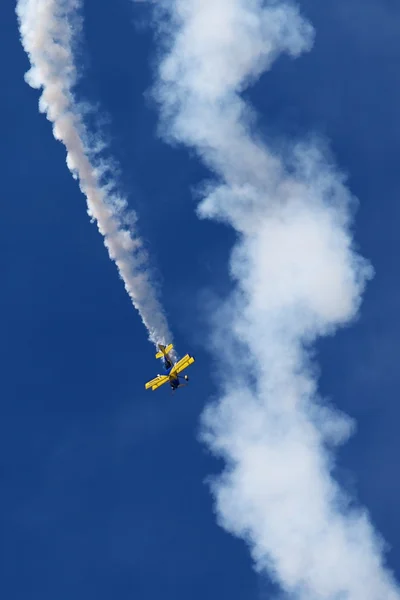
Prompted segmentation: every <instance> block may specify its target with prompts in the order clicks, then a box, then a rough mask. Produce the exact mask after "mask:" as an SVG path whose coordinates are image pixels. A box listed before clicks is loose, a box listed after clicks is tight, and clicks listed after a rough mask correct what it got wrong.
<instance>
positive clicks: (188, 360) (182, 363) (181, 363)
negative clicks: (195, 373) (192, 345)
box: [170, 354, 194, 376]
mask: <svg viewBox="0 0 400 600" xmlns="http://www.w3.org/2000/svg"><path fill="white" fill-rule="evenodd" d="M193 363H194V358H193V356H190V354H186V356H184V357H183V358H181V360H178V362H177V363H176V364H175V365H174V366H173V367H172V369H171V371H170V376H171V375H178V373H181V372H182V371H184V370H185V369H187V367H189V366H190V365H192V364H193Z"/></svg>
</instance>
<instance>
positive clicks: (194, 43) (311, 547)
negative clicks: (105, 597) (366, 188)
mask: <svg viewBox="0 0 400 600" xmlns="http://www.w3.org/2000/svg"><path fill="white" fill-rule="evenodd" d="M154 11H155V12H154V15H155V21H154V22H155V24H156V26H157V27H158V28H159V30H160V32H161V34H162V36H163V44H164V45H163V48H162V52H163V54H162V56H161V58H160V64H159V77H158V80H157V85H156V89H155V96H156V98H157V100H158V101H159V103H160V108H161V115H162V118H161V124H162V130H163V133H164V134H165V136H166V137H167V138H169V139H171V138H172V139H173V140H174V141H178V142H180V143H184V144H186V145H187V146H190V147H194V148H195V149H196V150H197V152H198V154H199V155H200V157H201V158H202V159H203V161H204V162H205V163H206V164H207V165H208V167H209V168H210V169H211V170H212V171H213V172H214V173H215V174H216V179H217V181H216V182H215V184H214V185H211V184H210V185H209V186H208V189H207V193H206V194H205V197H204V199H203V200H202V202H201V203H200V205H199V208H198V213H199V216H200V217H203V218H204V217H207V218H213V219H218V220H220V221H223V222H225V223H227V224H230V225H231V226H232V227H234V228H235V230H236V231H237V232H238V233H239V234H240V236H239V240H240V241H239V242H238V243H237V245H236V247H235V248H234V251H233V253H232V257H231V262H230V270H231V273H232V277H233V279H234V280H235V282H236V290H235V291H234V292H233V294H232V295H231V296H230V297H229V298H228V299H227V301H226V302H225V303H222V305H221V306H220V308H219V310H218V311H217V314H216V316H215V318H214V320H213V326H214V338H213V342H214V348H215V350H216V351H217V352H218V360H219V361H221V360H222V364H221V377H222V381H223V384H222V392H221V393H222V397H221V399H220V400H219V401H218V402H216V403H215V404H213V405H212V406H210V407H209V408H208V409H207V410H206V411H205V413H204V415H203V419H202V433H201V435H202V439H203V440H204V441H205V442H206V443H207V444H208V445H209V447H210V448H211V449H212V450H213V451H214V452H215V453H216V454H217V455H219V456H221V457H223V458H224V459H225V461H226V467H225V471H224V472H223V473H222V474H221V475H220V476H219V477H216V478H215V479H214V482H213V484H212V491H213V494H214V497H215V503H216V511H217V517H218V521H219V523H220V524H221V525H222V526H223V527H224V528H226V529H227V530H228V531H230V532H232V533H233V534H235V535H237V536H240V537H242V538H243V539H244V540H245V541H246V542H247V544H248V545H249V547H250V550H251V554H252V556H253V559H254V562H255V565H256V568H257V569H259V570H260V571H262V570H267V571H268V572H269V573H270V574H271V575H272V576H273V578H274V579H275V580H276V581H277V582H278V583H279V584H280V586H281V587H282V588H283V590H284V591H285V592H286V593H288V594H290V597H294V598H297V599H301V600H305V599H307V600H317V599H318V600H321V599H324V600H328V599H329V600H338V599H339V598H343V599H344V598H346V600H382V598H385V599H386V600H395V599H399V598H400V594H399V590H398V588H397V585H396V582H395V581H394V579H393V577H392V575H391V573H390V572H389V571H388V569H387V568H386V567H385V565H384V552H383V550H384V545H383V543H382V541H381V540H380V538H379V536H378V534H377V533H376V532H375V531H374V529H373V526H372V524H371V522H370V519H369V516H368V514H367V512H366V511H365V510H364V509H362V508H361V507H358V508H355V507H354V503H352V502H351V501H350V499H349V498H348V497H347V496H346V495H345V494H344V492H343V491H341V489H340V488H339V486H338V484H337V483H336V482H335V480H334V478H333V476H332V469H333V466H334V456H333V450H334V448H335V446H337V445H338V444H340V443H343V442H344V441H345V440H346V439H347V438H348V436H349V435H350V434H351V431H352V422H351V420H350V419H349V418H348V417H346V416H345V415H343V414H341V413H339V412H338V411H336V410H334V409H333V408H332V407H328V406H326V405H325V404H324V403H323V401H322V399H321V398H319V396H318V392H317V386H316V377H315V373H314V369H313V363H312V360H311V357H310V353H309V348H310V344H312V342H313V341H314V340H315V339H316V338H317V337H318V336H321V335H327V334H331V333H332V332H334V331H335V329H337V328H338V327H340V326H343V325H345V324H347V323H349V322H350V321H351V320H352V319H353V318H354V317H355V315H356V313H357V311H358V308H359V305H360V302H361V296H362V293H363V290H364V287H365V283H366V281H367V280H368V279H369V278H370V277H371V276H372V268H371V267H370V265H369V264H368V263H367V262H366V261H365V260H364V259H363V258H362V257H360V256H359V255H358V254H357V253H356V252H355V250H354V245H353V240H352V235H351V230H350V227H351V210H350V208H351V206H352V204H353V202H354V201H353V198H352V197H351V194H350V192H349V191H348V189H347V188H346V186H345V182H344V178H343V177H342V176H341V174H340V173H338V171H337V170H336V169H335V168H334V167H333V166H332V164H331V160H330V159H329V157H327V155H326V151H324V150H323V149H321V147H320V146H319V145H318V143H316V142H315V143H311V142H308V143H298V144H296V145H294V146H293V147H292V148H291V150H290V151H289V150H288V151H287V153H286V154H285V157H283V156H279V155H278V154H277V153H276V152H273V151H272V150H271V149H270V148H269V147H268V145H267V144H266V142H265V141H264V140H263V139H262V136H261V135H260V134H257V133H256V132H255V123H256V120H255V117H254V112H253V110H252V108H251V107H249V105H248V104H246V102H245V101H244V99H243V98H242V97H241V95H240V93H241V92H242V91H243V90H244V89H245V88H246V87H247V86H248V85H249V84H250V83H251V82H252V81H254V80H255V79H256V78H257V77H259V76H260V75H261V73H263V72H264V71H265V70H267V69H268V68H270V67H271V65H272V63H273V62H274V60H275V59H276V57H277V56H278V55H280V54H281V53H287V54H289V55H290V56H291V57H293V58H295V57H297V56H299V55H300V54H301V53H303V52H305V51H308V50H310V49H311V47H312V44H313V29H312V26H311V25H310V24H309V23H308V22H307V21H306V20H305V19H304V18H302V16H301V15H300V13H299V11H298V9H297V8H296V7H295V6H294V5H293V4H292V3H289V2H288V3H286V2H279V1H277V2H271V3H269V2H265V1H264V0H168V1H164V2H160V3H157V6H156V7H155V9H154ZM227 347H232V348H233V349H234V350H233V352H232V356H230V355H227V354H226V349H227ZM222 350H223V352H222ZM221 357H225V358H222V359H221ZM238 363H240V368H239V369H238V368H237V365H238ZM248 373H251V374H252V376H254V380H249V377H248V375H247V374H248Z"/></svg>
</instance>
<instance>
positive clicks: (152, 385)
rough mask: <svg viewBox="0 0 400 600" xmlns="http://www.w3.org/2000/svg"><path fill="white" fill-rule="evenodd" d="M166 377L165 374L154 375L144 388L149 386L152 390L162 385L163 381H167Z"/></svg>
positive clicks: (147, 388)
mask: <svg viewBox="0 0 400 600" xmlns="http://www.w3.org/2000/svg"><path fill="white" fill-rule="evenodd" d="M168 379H169V377H168V376H167V375H157V377H155V378H154V379H152V380H151V381H148V382H147V383H146V384H145V386H144V387H145V388H146V390H149V389H150V388H151V389H152V390H153V392H154V390H156V389H157V388H159V387H161V386H162V385H164V383H167V381H168Z"/></svg>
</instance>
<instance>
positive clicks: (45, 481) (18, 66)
mask: <svg viewBox="0 0 400 600" xmlns="http://www.w3.org/2000/svg"><path fill="white" fill-rule="evenodd" d="M301 7H302V10H303V13H304V14H305V16H306V17H307V18H309V19H310V21H311V22H312V23H313V25H314V27H315V29H316V40H315V45H314V48H313V49H312V51H311V52H310V53H308V54H305V55H304V56H302V57H301V58H300V59H298V60H296V61H291V60H289V59H288V58H285V57H283V58H281V59H279V60H278V62H277V63H276V64H275V65H274V66H273V68H272V70H271V71H270V72H268V73H267V74H265V75H263V76H262V77H261V79H260V80H259V81H258V82H257V83H256V85H255V86H254V87H253V88H251V90H250V91H249V92H247V96H248V97H249V98H250V99H251V102H252V103H253V105H254V106H255V107H256V108H257V110H258V112H259V115H260V119H259V127H260V128H262V130H263V132H264V133H265V134H266V135H267V134H268V135H270V136H271V137H273V138H274V139H275V140H276V139H279V138H281V137H284V138H286V139H287V138H293V139H294V138H297V137H303V136H306V135H308V134H309V133H310V132H317V133H318V134H320V135H323V136H326V138H327V139H328V140H329V142H330V144H331V149H332V151H333V154H334V156H335V160H336V163H337V164H338V165H339V167H340V168H341V169H343V170H344V171H345V172H346V173H347V174H348V177H349V179H348V184H349V186H350V189H351V191H352V192H353V193H354V194H355V195H356V196H357V197H358V198H359V200H360V203H359V208H358V210H357V214H356V219H355V225H354V234H355V239H356V243H357V246H358V248H359V249H360V252H361V253H362V254H363V255H364V256H366V257H368V259H369V260H371V262H372V264H373V266H374V268H375V271H376V274H375V277H374V279H373V280H372V281H371V282H370V283H369V285H368V288H367V291H366V294H365V296H364V302H363V305H362V309H361V313H360V317H359V319H358V320H357V322H356V323H354V324H352V325H351V327H349V328H346V329H344V330H342V331H340V332H339V333H337V334H336V335H335V336H334V337H328V338H326V339H323V340H322V341H320V342H318V345H317V350H318V363H319V365H320V368H321V375H320V389H321V391H322V393H323V394H324V395H325V396H327V397H329V399H330V400H331V402H332V403H333V404H334V405H336V406H337V407H339V408H340V409H342V410H343V411H345V412H346V413H347V414H349V415H350V416H351V417H353V418H354V419H355V420H356V422H357V430H356V432H355V434H354V435H353V436H352V438H351V439H350V441H349V442H347V444H346V445H345V446H343V447H342V448H341V449H340V451H339V454H338V466H337V469H336V472H335V474H336V476H337V478H338V480H339V481H340V483H341V484H342V485H343V486H344V487H345V489H348V490H350V491H351V493H352V495H353V496H354V497H355V498H357V500H358V501H359V502H360V503H361V504H362V505H364V506H366V507H367V508H368V510H369V512H370V515H371V519H372V521H373V523H374V524H375V525H376V528H377V529H378V531H379V532H380V533H381V534H382V535H383V537H384V538H385V540H386V541H387V542H388V544H389V545H390V547H391V549H390V551H389V552H388V564H389V566H390V568H391V569H393V570H394V571H395V573H397V574H399V569H400V566H399V564H400V562H399V561H400V554H399V543H400V522H399V518H398V511H397V506H398V502H399V498H400V489H399V484H398V478H397V468H396V467H397V456H398V452H399V447H400V442H399V441H398V435H397V431H398V428H397V418H398V415H399V410H398V407H397V390H398V389H399V385H400V381H399V370H398V368H397V355H398V347H399V342H398V339H399V335H398V334H399V326H398V323H397V306H398V296H399V290H400V287H399V285H398V281H399V276H398V269H397V264H396V263H397V261H396V256H397V254H398V250H399V248H398V246H399V244H400V242H399V241H398V235H397V229H398V220H399V216H400V215H399V214H398V213H399V208H398V203H397V194H398V188H399V184H400V178H399V171H398V168H397V161H396V157H397V155H398V150H399V148H398V145H399V139H400V137H399V133H400V117H399V114H398V106H399V105H400V97H399V96H400V88H399V86H398V81H397V77H396V75H397V72H396V71H397V69H396V67H397V65H398V62H399V59H400V41H399V40H400V36H399V31H398V29H399V28H400V26H399V25H398V23H399V22H400V21H399V19H398V17H399V9H398V8H396V6H395V5H394V3H392V2H388V1H387V2H378V1H375V0H374V1H372V0H368V1H367V2H363V3H361V2H358V1H356V0H348V1H347V2H345V1H339V2H335V3H333V2H332V3H327V4H325V5H321V4H320V3H317V2H316V1H315V0H309V1H307V2H302V3H301ZM84 19H85V21H84V30H83V38H82V47H81V52H82V59H83V64H84V69H83V71H82V79H81V81H80V85H79V88H78V89H79V93H81V94H82V97H85V98H86V99H87V100H89V101H90V102H93V103H95V102H98V103H99V107H100V110H101V111H102V113H103V114H104V115H106V117H107V125H106V128H105V129H106V132H107V135H108V136H109V139H110V151H111V154H112V155H113V156H114V157H115V159H116V160H117V161H118V163H119V165H120V167H121V174H120V185H121V188H122V189H123V190H124V191H125V192H126V193H127V194H128V198H129V203H130V205H131V206H132V207H133V208H135V209H136V210H137V212H138V215H139V219H140V221H139V226H140V233H141V235H142V236H143V237H144V239H145V241H146V245H147V247H148V249H149V252H150V255H151V260H152V264H153V266H154V268H155V269H156V272H157V274H158V278H159V280H160V284H161V291H162V301H163V304H164V307H165V310H166V312H167V315H168V318H169V321H170V324H171V326H172V329H173V331H174V335H175V339H176V342H177V345H178V348H179V350H180V351H181V352H185V351H186V350H187V351H189V352H191V353H192V354H194V355H195V356H196V358H197V363H196V365H195V366H194V367H193V368H192V373H191V385H190V387H189V388H188V389H187V390H185V391H184V392H183V393H182V394H176V395H175V396H174V397H171V396H170V394H169V392H168V391H165V390H160V391H159V393H158V394H154V395H149V394H146V393H145V391H144V387H143V383H144V381H145V380H147V378H150V377H152V376H153V374H154V373H155V369H157V365H156V363H155V361H154V352H153V347H152V346H151V345H150V344H149V343H148V341H147V334H146V331H145V330H144V328H143V326H142V324H141V322H140V319H139V318H138V316H137V314H136V312H135V311H134V309H133V308H132V306H131V304H130V301H129V298H128V296H127V295H126V293H125V291H124V288H123V285H122V283H121V281H119V279H118V275H117V272H116V269H115V266H114V265H113V263H112V262H111V261H110V260H109V258H108V256H107V253H106V251H105V249H104V246H103V242H102V239H101V237H100V235H99V234H98V232H97V230H96V228H95V226H94V225H93V224H91V223H90V221H89V218H88V217H87V214H86V205H85V201H84V197H83V196H82V194H81V193H80V191H79V189H78V186H77V184H76V182H75V181H74V180H73V179H72V177H71V175H70V173H69V172H68V170H67V168H66V164H65V150H64V148H63V147H62V146H61V144H58V143H56V142H55V141H54V139H53V136H52V132H51V127H50V124H49V123H48V121H47V120H46V119H45V117H44V116H43V115H41V114H39V112H38V110H37V102H38V93H37V92H36V91H34V90H32V89H31V88H29V87H28V86H27V85H26V83H25V82H24V80H23V74H24V73H25V72H26V70H27V69H28V67H29V64H28V60H27V57H26V55H25V54H24V52H23V49H22V47H21V45H20V42H19V36H18V31H17V23H16V18H15V14H14V7H13V6H11V5H10V4H7V5H6V4H5V3H3V4H2V5H0V27H1V33H2V35H1V37H0V40H1V41H0V44H1V45H2V55H3V56H4V57H7V61H6V62H5V71H6V81H5V84H4V86H3V93H2V94H1V97H0V103H1V111H0V114H1V115H2V132H3V135H2V142H1V158H2V164H3V169H2V181H3V211H4V212H3V219H2V223H3V227H2V236H1V245H2V252H1V256H2V262H1V265H2V276H3V278H2V281H3V285H2V292H3V293H2V295H1V308H2V310H1V311H0V315H1V317H0V318H1V330H2V336H1V346H0V347H1V356H2V365H3V369H2V379H1V386H2V389H1V392H2V393H1V419H0V444H1V471H0V472H1V481H2V486H1V487H2V493H1V495H0V497H1V500H0V514H1V521H2V531H3V535H2V536H1V540H2V541H1V543H2V555H3V560H2V566H1V571H2V576H1V582H2V583H1V587H2V590H1V591H2V596H3V597H4V598H7V599H10V600H14V599H18V600H19V599H20V598H24V599H25V598H29V599H32V600H33V599H36V598H38V599H39V598H40V599H41V600H47V598H48V599H49V600H50V599H53V598H54V597H57V598H58V599H59V600H63V599H64V598H65V599H67V598H68V599H69V598H71V597H72V596H73V597H75V598H76V599H78V600H79V599H80V598H87V597H96V598H98V599H99V600H102V599H103V598H104V599H108V598H111V597H112V598H118V599H120V600H124V599H125V598H130V597H132V595H136V596H137V597H140V598H141V599H143V600H151V599H152V598H155V597H157V596H159V595H160V594H163V596H164V597H166V598H174V599H175V600H179V599H180V598H184V597H185V598H186V597H187V596H188V595H190V597H191V598H193V599H196V598H204V597H209V598H217V597H221V595H223V596H224V597H231V598H232V600H241V599H244V598H246V599H248V598H259V597H270V596H269V595H268V594H269V593H270V589H271V587H270V584H269V583H268V582H267V581H266V580H265V579H264V578H263V577H260V576H259V575H257V574H256V573H255V572H254V571H253V570H252V563H251V559H250V556H249V553H248V551H247V548H246V546H245V544H244V543H243V542H242V541H241V540H238V539H236V538H234V537H232V536H231V535H229V534H228V533H227V532H225V531H224V530H223V529H221V528H220V527H219V526H218V525H217V523H216V519H215V515H214V512H213V501H212V497H211V496H210V494H209V491H208V487H207V486H206V485H205V480H206V479H207V477H208V476H209V475H210V474H212V473H216V472H218V471H220V469H221V462H220V461H218V460H217V459H215V458H213V457H212V456H211V455H210V453H209V452H208V450H207V449H206V448H205V447H204V446H203V445H202V444H200V443H199V442H198V439H197V438H198V431H199V417H200V415H201V413H202V411H203V409H204V407H205V405H206V404H207V403H208V402H209V401H210V400H211V399H212V398H214V397H215V395H216V394H217V391H218V387H217V381H216V379H215V378H214V372H215V365H214V363H213V358H212V356H211V355H210V353H209V352H208V351H207V342H208V339H209V333H210V332H209V327H210V325H209V321H208V315H207V311H208V310H209V306H210V300H209V299H210V297H213V296H214V295H225V294H227V293H228V291H229V290H230V288H231V286H232V283H231V281H230V279H229V273H228V267H227V263H228V257H229V253H230V250H231V247H232V244H233V242H234V234H233V232H232V231H231V230H230V229H229V228H227V227H225V226H223V225H220V224H216V223H214V222H211V221H207V220H199V219H198V218H197V217H196V215H195V210H194V209H195V199H194V195H193V188H194V186H196V185H197V184H198V183H199V182H200V181H202V180H203V179H204V178H205V177H207V176H208V172H207V171H206V169H205V168H204V166H202V165H201V164H200V162H198V160H197V158H196V156H195V155H194V153H193V152H191V151H188V150H187V149H185V148H182V147H178V148H171V147H170V146H168V145H167V144H165V143H164V142H162V141H160V139H159V138H158V137H157V133H156V131H157V122H158V115H157V110H156V106H155V105H154V103H152V102H151V100H150V99H149V97H148V94H147V96H146V95H145V94H146V92H147V91H148V90H149V88H150V86H151V85H152V82H153V80H154V69H153V68H152V65H154V62H155V58H156V47H155V44H154V39H153V33H152V30H151V28H150V27H149V20H148V12H147V9H146V7H145V6H142V5H134V6H132V4H131V3H129V2H128V1H127V0H118V1H116V2H115V3H114V5H113V10H112V11H111V12H110V9H109V6H108V5H107V3H106V2H103V1H101V2H99V1H95V0H86V2H85V6H84ZM372 32H373V33H372Z"/></svg>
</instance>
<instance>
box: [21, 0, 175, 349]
mask: <svg viewBox="0 0 400 600" xmlns="http://www.w3.org/2000/svg"><path fill="white" fill-rule="evenodd" d="M79 7H80V2H79V1H78V0H18V3H17V15H18V20H19V27H20V33H21V41H22V44H23V47H24V49H25V51H26V53H27V54H28V56H29V60H30V63H31V69H30V70H29V72H28V73H27V74H26V81H27V82H28V84H29V85H30V86H31V87H33V88H37V89H41V90H42V94H41V97H40V102H39V109H40V111H41V112H43V113H45V114H46V115H47V118H48V119H49V121H51V123H52V124H53V133H54V137H55V138H56V139H57V140H59V141H60V142H62V143H63V144H64V146H65V147H66V150H67V165H68V168H69V169H70V171H71V173H72V174H73V176H74V177H75V178H77V179H78V180H79V185H80V189H81V190H82V192H83V193H84V194H85V196H86V199H87V206H88V213H89V216H90V217H91V218H92V219H94V220H95V221H96V222H97V226H98V229H99V231H100V233H101V234H102V235H103V236H104V243H105V246H106V248H107V250H108V253H109V256H110V258H111V259H112V260H113V261H114V262H115V263H116V265H117V268H118V271H119V274H120V276H121V278H122V280H123V282H124V284H125V289H126V291H127V292H128V294H129V296H130V298H131V300H132V303H133V305H134V306H135V308H136V309H137V310H138V312H139V314H140V316H141V318H142V321H143V323H144V325H145V326H146V327H147V329H148V332H149V338H150V339H151V340H152V341H153V342H154V343H156V342H164V343H165V342H167V341H170V340H171V335H170V333H169V330H168V325H167V322H166V318H165V315H164V312H163V310H162V307H161V305H160V303H159V301H158V299H157V294H156V290H155V286H154V284H153V282H152V280H151V278H150V275H149V267H148V258H147V256H146V252H145V250H144V249H143V245H142V242H141V240H140V238H139V237H138V235H137V234H136V232H135V231H134V226H135V223H136V215H135V214H134V213H133V212H132V211H128V210H127V202H126V200H125V199H124V198H123V197H121V195H120V194H119V193H118V190H117V185H116V182H115V179H114V178H113V173H112V169H113V165H112V164H110V163H107V162H106V161H104V160H102V159H101V157H100V154H101V150H102V149H103V148H104V143H103V140H102V139H100V138H99V137H97V136H93V135H90V134H89V132H88V131H87V129H86V128H85V124H84V119H83V117H84V112H85V110H86V109H84V108H83V107H82V106H81V107H80V106H79V105H78V104H77V103H76V102H75V99H74V95H73V87H74V85H75V83H76V79H77V69H76V66H75V64H74V57H73V47H74V41H75V35H76V34H77V33H79V29H80V20H79V15H78V9H79Z"/></svg>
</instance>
